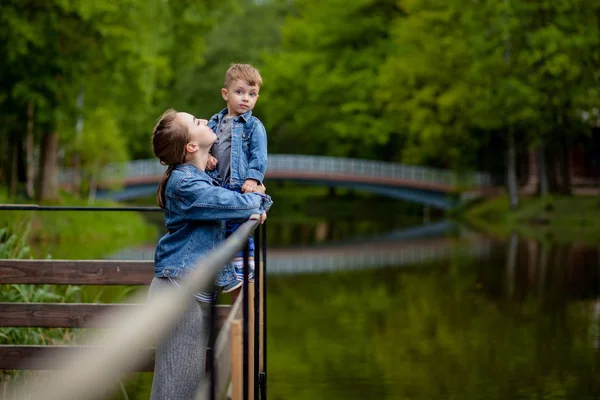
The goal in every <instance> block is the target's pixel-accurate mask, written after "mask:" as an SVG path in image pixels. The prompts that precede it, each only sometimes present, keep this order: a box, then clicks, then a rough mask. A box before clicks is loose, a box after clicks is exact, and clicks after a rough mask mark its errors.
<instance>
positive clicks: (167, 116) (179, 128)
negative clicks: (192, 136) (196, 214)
mask: <svg viewBox="0 0 600 400" xmlns="http://www.w3.org/2000/svg"><path fill="white" fill-rule="evenodd" d="M188 141H189V133H188V128H187V126H185V125H184V124H182V123H181V122H180V121H179V120H177V111H176V110H173V109H172V108H170V109H168V110H167V111H165V112H164V113H163V115H161V116H160V118H159V120H158V123H157V124H156V126H155V127H154V132H153V133H152V150H153V151H154V155H155V156H156V157H158V159H159V160H160V163H161V164H162V165H168V166H169V167H168V168H167V171H166V172H165V174H164V175H163V178H162V180H161V182H160V184H159V185H158V191H157V193H156V201H157V202H158V205H159V206H160V208H165V205H166V198H165V188H166V186H167V180H168V179H169V177H170V176H171V172H172V171H173V169H175V165H177V164H182V163H184V162H185V156H186V150H185V146H186V145H187V143H188Z"/></svg>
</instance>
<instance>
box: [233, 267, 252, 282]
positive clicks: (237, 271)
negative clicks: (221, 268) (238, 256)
mask: <svg viewBox="0 0 600 400" xmlns="http://www.w3.org/2000/svg"><path fill="white" fill-rule="evenodd" d="M235 276H236V277H237V278H238V279H239V280H240V281H242V282H243V281H244V268H243V267H242V268H238V267H237V266H236V267H235ZM248 282H254V268H250V272H249V273H248Z"/></svg>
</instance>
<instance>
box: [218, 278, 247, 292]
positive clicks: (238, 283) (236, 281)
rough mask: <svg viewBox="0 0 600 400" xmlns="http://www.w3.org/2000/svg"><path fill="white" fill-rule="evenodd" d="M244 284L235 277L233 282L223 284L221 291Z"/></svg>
mask: <svg viewBox="0 0 600 400" xmlns="http://www.w3.org/2000/svg"><path fill="white" fill-rule="evenodd" d="M243 284H244V282H242V281H238V280H237V279H236V280H235V281H234V282H231V283H230V284H229V285H225V286H223V288H222V289H221V291H222V292H223V293H229V292H233V291H234V290H235V289H237V288H239V287H241V286H242V285H243Z"/></svg>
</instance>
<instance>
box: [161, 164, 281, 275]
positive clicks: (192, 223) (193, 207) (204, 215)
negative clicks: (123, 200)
mask: <svg viewBox="0 0 600 400" xmlns="http://www.w3.org/2000/svg"><path fill="white" fill-rule="evenodd" d="M165 200H166V204H165V224H166V226H167V229H168V233H167V234H165V235H164V236H163V237H162V238H161V239H160V240H159V241H158V244H157V246H156V252H155V254H154V273H155V276H156V277H178V276H184V275H186V274H187V273H188V272H189V271H190V269H192V268H193V267H194V265H195V263H196V262H197V261H198V260H199V259H200V258H202V257H204V256H205V255H206V254H207V253H208V252H210V251H212V250H213V249H214V248H215V247H216V246H217V245H218V244H219V243H220V242H221V241H222V240H223V239H224V237H225V220H230V219H248V218H249V217H250V216H251V215H252V214H262V213H263V212H264V211H267V210H268V209H269V208H270V207H271V204H272V203H273V202H272V201H271V198H270V197H269V196H268V195H264V194H260V193H248V194H240V193H237V192H234V191H231V190H227V189H225V188H222V187H220V186H219V185H218V184H217V182H215V181H214V180H213V179H212V178H210V177H209V176H208V175H207V174H206V173H205V172H204V171H201V170H199V169H198V168H196V167H195V166H194V165H192V164H178V165H177V166H176V167H175V169H174V170H173V171H172V172H171V176H170V177H169V179H168V181H167V184H166V188H165Z"/></svg>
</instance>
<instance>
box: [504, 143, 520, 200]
mask: <svg viewBox="0 0 600 400" xmlns="http://www.w3.org/2000/svg"><path fill="white" fill-rule="evenodd" d="M516 164H517V161H516V149H515V138H514V136H513V133H512V132H509V134H508V152H507V162H506V168H507V171H506V175H507V185H508V196H509V197H510V209H511V210H516V209H517V208H519V187H518V185H517V165H516Z"/></svg>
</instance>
